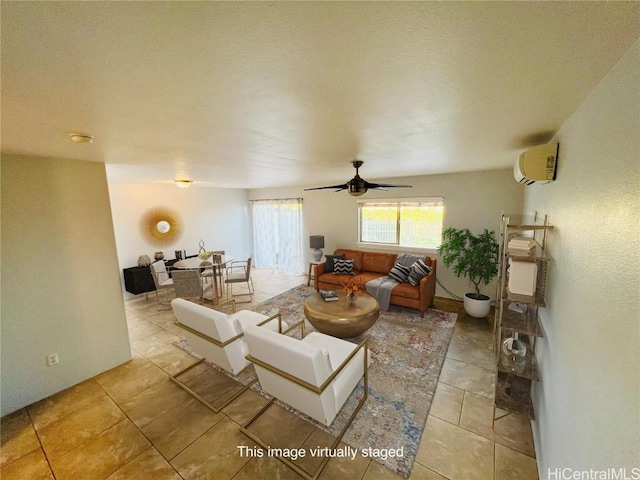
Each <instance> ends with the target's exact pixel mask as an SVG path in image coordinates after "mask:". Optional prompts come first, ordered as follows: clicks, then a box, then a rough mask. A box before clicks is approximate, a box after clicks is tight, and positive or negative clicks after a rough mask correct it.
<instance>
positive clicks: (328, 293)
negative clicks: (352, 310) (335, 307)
mask: <svg viewBox="0 0 640 480" xmlns="http://www.w3.org/2000/svg"><path fill="white" fill-rule="evenodd" d="M320 296H321V297H322V298H323V299H324V301H325V302H336V301H337V300H338V295H337V294H336V292H334V291H333V290H320Z"/></svg>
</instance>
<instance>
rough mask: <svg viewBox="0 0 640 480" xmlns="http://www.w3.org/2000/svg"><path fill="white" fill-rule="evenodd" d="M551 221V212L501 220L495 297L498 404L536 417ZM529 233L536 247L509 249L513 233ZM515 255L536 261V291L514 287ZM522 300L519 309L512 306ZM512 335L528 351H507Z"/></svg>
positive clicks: (505, 217)
mask: <svg viewBox="0 0 640 480" xmlns="http://www.w3.org/2000/svg"><path fill="white" fill-rule="evenodd" d="M552 228H553V226H552V225H549V223H548V221H547V217H546V215H545V216H544V217H543V218H540V217H538V215H537V214H536V215H534V216H533V217H532V218H526V217H522V216H507V215H503V216H502V221H501V225H500V265H499V269H498V287H497V288H498V291H497V295H496V298H497V299H498V304H497V306H496V320H495V323H494V349H495V353H496V368H497V378H496V395H495V403H494V422H495V417H496V415H495V409H496V408H500V409H503V410H507V411H509V412H513V413H520V414H524V415H528V416H529V417H530V418H532V419H533V418H535V413H534V411H533V405H532V403H531V382H532V381H537V380H538V379H539V377H538V368H537V363H536V355H535V347H536V338H540V337H542V336H543V334H542V329H541V328H540V323H539V320H538V310H539V308H541V307H546V302H545V290H546V283H547V271H548V268H547V267H548V263H549V261H550V260H551V259H550V257H549V255H548V253H547V250H546V244H547V233H548V231H549V230H550V229H552ZM516 235H517V236H525V237H529V238H532V239H533V240H535V243H536V245H535V248H533V249H531V250H528V251H526V252H522V251H516V252H514V251H510V250H509V247H508V246H509V241H510V240H511V239H512V238H513V237H514V236H516ZM510 261H519V262H532V263H536V269H535V271H536V278H535V290H534V293H533V295H522V294H517V293H513V292H510V291H509V265H510ZM512 303H517V304H518V307H519V309H523V310H524V311H516V310H513V309H510V308H509V306H510V305H511V304H512ZM509 337H513V338H516V339H518V341H520V342H522V343H523V344H524V345H525V346H526V354H525V355H524V357H517V356H515V355H507V354H505V353H504V351H503V342H504V341H505V339H507V338H509Z"/></svg>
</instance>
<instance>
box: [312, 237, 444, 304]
mask: <svg viewBox="0 0 640 480" xmlns="http://www.w3.org/2000/svg"><path fill="white" fill-rule="evenodd" d="M341 253H344V255H345V258H346V259H348V260H349V259H351V260H353V269H354V271H355V273H356V275H355V277H354V276H353V275H340V274H334V273H331V272H325V271H324V270H325V263H326V262H322V263H319V264H318V265H316V266H315V267H314V276H315V287H316V290H320V289H322V290H338V291H339V290H340V289H342V284H343V283H344V282H345V281H346V280H348V279H354V278H355V279H356V280H359V281H360V282H361V283H363V284H364V283H366V282H368V281H369V280H373V279H375V278H378V277H382V276H385V275H388V274H389V271H390V270H391V269H392V268H393V266H394V265H395V263H396V260H397V257H398V255H397V254H395V253H378V252H363V251H361V250H345V249H338V250H336V251H335V252H334V255H339V254H341ZM424 263H425V264H426V265H427V266H430V267H431V272H429V274H428V275H427V276H426V277H424V278H423V279H422V280H421V281H420V284H419V285H417V286H415V287H414V286H413V285H411V284H410V283H408V282H404V283H401V284H400V285H398V286H397V287H395V288H394V289H393V291H392V293H391V304H392V305H398V306H401V307H409V308H415V309H417V310H420V312H421V313H422V314H423V315H424V312H425V311H426V310H427V308H429V307H430V306H431V305H433V297H434V296H435V294H436V259H435V258H431V257H425V259H424Z"/></svg>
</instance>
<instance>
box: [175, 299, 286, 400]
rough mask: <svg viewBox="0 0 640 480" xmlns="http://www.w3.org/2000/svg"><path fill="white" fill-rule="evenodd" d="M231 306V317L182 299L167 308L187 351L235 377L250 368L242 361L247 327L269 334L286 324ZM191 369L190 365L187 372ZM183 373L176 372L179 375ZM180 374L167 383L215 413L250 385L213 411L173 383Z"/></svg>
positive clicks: (245, 347) (176, 300)
mask: <svg viewBox="0 0 640 480" xmlns="http://www.w3.org/2000/svg"><path fill="white" fill-rule="evenodd" d="M231 304H232V306H233V311H234V313H233V314H232V315H227V314H226V313H223V312H220V311H217V310H213V309H211V308H207V307H205V306H203V305H198V304H196V303H193V302H189V301H187V300H184V299H182V298H176V299H174V300H172V301H171V307H172V308H173V311H174V313H175V315H176V321H175V324H176V325H177V326H178V327H180V328H182V329H183V330H184V336H185V338H186V340H187V343H188V344H189V348H190V349H191V350H192V351H193V352H194V353H197V354H198V355H200V356H201V357H203V360H209V361H211V362H213V363H215V364H216V365H218V366H219V367H221V368H223V369H224V370H226V371H227V372H230V373H231V374H233V375H238V374H239V373H240V372H241V371H242V370H244V369H245V368H246V367H247V366H248V365H250V362H249V361H248V360H247V359H246V356H247V354H248V347H247V344H246V342H245V340H244V330H245V329H246V328H248V327H249V326H255V325H260V326H262V327H264V328H263V330H264V331H265V332H266V331H272V330H273V331H274V332H278V331H284V330H285V329H286V327H287V324H286V322H284V321H282V318H281V317H280V314H279V313H277V314H275V315H272V316H270V317H269V316H267V315H262V314H260V313H256V312H251V311H249V310H241V311H239V312H235V302H234V301H232V302H231ZM196 365H197V364H196ZM194 366H195V365H192V366H191V367H189V368H193V367H194ZM187 370H188V369H187ZM185 371H186V370H184V371H182V372H180V374H182V373H184V372H185ZM180 374H178V375H176V376H174V377H171V379H172V380H173V381H174V382H176V383H177V384H178V385H180V386H181V387H182V388H184V389H185V390H186V391H187V392H189V393H190V394H191V395H193V396H194V397H196V398H197V399H198V400H200V401H201V402H203V403H204V404H205V405H207V406H208V407H209V408H211V409H212V410H213V411H214V412H216V413H217V412H219V411H220V410H221V409H222V408H224V407H225V406H226V405H228V404H229V403H230V402H231V401H233V400H234V399H235V398H236V397H238V396H239V395H240V394H241V393H242V392H244V391H245V390H246V389H247V388H248V387H249V386H250V385H251V383H253V382H251V383H249V384H248V385H245V387H244V388H243V389H242V390H240V391H238V392H237V393H236V394H234V395H233V396H232V397H230V398H229V399H228V400H227V401H226V402H225V403H224V404H223V405H220V406H218V407H214V406H213V405H211V404H209V403H208V402H207V401H205V400H204V399H202V398H201V397H200V396H199V395H198V394H197V393H195V392H194V391H192V390H191V389H190V388H189V387H188V386H186V385H185V384H183V383H182V382H180V380H178V379H177V377H178V376H179V375H180ZM254 382H255V380H254Z"/></svg>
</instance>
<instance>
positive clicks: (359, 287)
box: [342, 279, 365, 304]
mask: <svg viewBox="0 0 640 480" xmlns="http://www.w3.org/2000/svg"><path fill="white" fill-rule="evenodd" d="M364 289H365V287H364V285H363V284H362V282H360V281H359V280H355V279H349V280H345V281H344V282H343V283H342V290H343V291H344V292H345V293H346V294H347V300H348V301H349V303H351V304H355V303H356V295H358V293H360V292H362V291H364Z"/></svg>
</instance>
